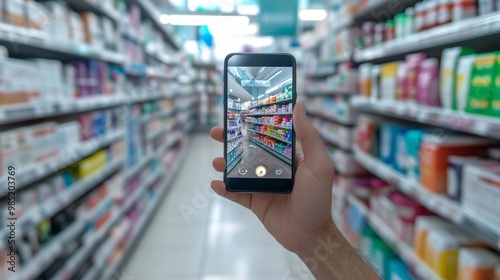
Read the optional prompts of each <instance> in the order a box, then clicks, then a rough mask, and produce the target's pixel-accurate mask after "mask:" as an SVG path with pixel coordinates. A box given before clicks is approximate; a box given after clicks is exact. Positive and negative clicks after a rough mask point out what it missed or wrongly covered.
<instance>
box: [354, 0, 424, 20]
mask: <svg viewBox="0 0 500 280" xmlns="http://www.w3.org/2000/svg"><path fill="white" fill-rule="evenodd" d="M419 1H420V0H406V1H398V2H394V1H392V0H370V1H364V2H363V3H366V4H365V5H364V6H363V7H359V8H358V10H359V12H358V13H356V14H355V15H354V17H353V20H354V24H355V25H359V24H362V23H364V22H367V21H375V22H384V21H387V20H389V19H392V18H393V17H394V16H395V15H397V14H399V13H401V12H403V11H404V10H406V9H407V8H409V7H413V6H415V4H416V3H418V2H419Z"/></svg>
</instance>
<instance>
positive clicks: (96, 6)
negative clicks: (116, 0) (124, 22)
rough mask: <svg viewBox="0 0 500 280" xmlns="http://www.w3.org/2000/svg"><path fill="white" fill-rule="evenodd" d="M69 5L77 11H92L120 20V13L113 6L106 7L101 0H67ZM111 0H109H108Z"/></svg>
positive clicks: (115, 20)
mask: <svg viewBox="0 0 500 280" xmlns="http://www.w3.org/2000/svg"><path fill="white" fill-rule="evenodd" d="M66 2H67V3H68V6H69V7H70V8H72V9H73V10H75V11H77V12H92V13H94V14H97V15H99V16H105V17H108V18H109V19H111V20H113V21H114V22H116V23H118V22H119V21H120V14H119V13H118V11H115V10H113V8H112V7H106V6H105V5H104V2H106V1H99V0H67V1H66ZM108 2H109V1H108Z"/></svg>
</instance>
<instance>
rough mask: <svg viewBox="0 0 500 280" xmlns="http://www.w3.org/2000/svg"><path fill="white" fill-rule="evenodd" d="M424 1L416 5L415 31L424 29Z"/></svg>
mask: <svg viewBox="0 0 500 280" xmlns="http://www.w3.org/2000/svg"><path fill="white" fill-rule="evenodd" d="M424 19H425V17H424V3H417V5H415V31H416V32H419V31H422V30H423V28H424Z"/></svg>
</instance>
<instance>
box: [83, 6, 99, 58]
mask: <svg viewBox="0 0 500 280" xmlns="http://www.w3.org/2000/svg"><path fill="white" fill-rule="evenodd" d="M80 17H81V19H82V22H83V30H84V31H85V42H86V43H87V44H89V45H92V46H93V47H95V48H96V49H98V50H101V49H104V41H103V34H102V28H101V23H100V18H99V17H98V16H97V15H95V14H94V13H91V12H85V13H81V14H80Z"/></svg>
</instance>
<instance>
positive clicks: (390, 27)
mask: <svg viewBox="0 0 500 280" xmlns="http://www.w3.org/2000/svg"><path fill="white" fill-rule="evenodd" d="M395 36H396V35H395V29H394V21H393V20H388V21H387V22H386V23H385V39H386V41H391V40H394V38H395Z"/></svg>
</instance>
